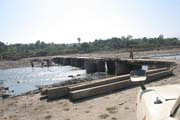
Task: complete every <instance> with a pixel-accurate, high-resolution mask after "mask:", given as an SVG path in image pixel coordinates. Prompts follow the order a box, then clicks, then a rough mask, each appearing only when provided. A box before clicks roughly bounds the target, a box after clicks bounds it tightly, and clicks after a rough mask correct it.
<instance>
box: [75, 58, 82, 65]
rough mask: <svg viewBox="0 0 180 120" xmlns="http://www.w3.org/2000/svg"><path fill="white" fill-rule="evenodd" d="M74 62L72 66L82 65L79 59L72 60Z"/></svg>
mask: <svg viewBox="0 0 180 120" xmlns="http://www.w3.org/2000/svg"><path fill="white" fill-rule="evenodd" d="M74 62H75V63H74V66H75V67H81V66H82V64H81V59H78V58H77V59H75V61H74Z"/></svg>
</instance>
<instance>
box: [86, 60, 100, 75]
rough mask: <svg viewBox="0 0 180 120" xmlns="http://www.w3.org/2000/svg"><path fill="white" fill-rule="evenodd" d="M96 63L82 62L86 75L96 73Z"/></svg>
mask: <svg viewBox="0 0 180 120" xmlns="http://www.w3.org/2000/svg"><path fill="white" fill-rule="evenodd" d="M96 66H97V65H96V63H95V62H94V61H90V60H88V61H85V62H84V67H85V69H86V73H88V74H89V73H95V72H97V67H96Z"/></svg>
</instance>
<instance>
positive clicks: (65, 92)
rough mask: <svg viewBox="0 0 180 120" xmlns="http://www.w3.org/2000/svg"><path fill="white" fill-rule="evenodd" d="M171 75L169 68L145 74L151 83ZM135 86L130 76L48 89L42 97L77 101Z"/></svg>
mask: <svg viewBox="0 0 180 120" xmlns="http://www.w3.org/2000/svg"><path fill="white" fill-rule="evenodd" d="M170 75H172V70H171V69H169V68H160V69H154V70H149V71H148V72H147V81H146V82H152V81H154V80H157V79H161V78H164V77H167V76H170ZM135 85H137V83H132V82H131V81H130V74H125V75H120V76H115V77H111V78H105V79H100V80H94V81H92V82H87V83H83V84H77V85H71V86H63V87H56V88H50V89H46V90H44V91H42V94H43V95H47V98H48V100H52V99H56V98H60V97H65V96H68V97H69V98H70V99H71V100H77V99H82V98H87V97H91V96H96V95H100V94H104V93H108V92H112V91H115V90H119V89H125V88H129V87H132V86H135Z"/></svg>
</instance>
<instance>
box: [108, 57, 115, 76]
mask: <svg viewBox="0 0 180 120" xmlns="http://www.w3.org/2000/svg"><path fill="white" fill-rule="evenodd" d="M106 63H107V73H108V74H109V75H114V74H115V62H114V61H111V60H109V61H107V62H106Z"/></svg>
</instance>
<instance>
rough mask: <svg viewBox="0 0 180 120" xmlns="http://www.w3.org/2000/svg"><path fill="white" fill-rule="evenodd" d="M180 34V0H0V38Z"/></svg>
mask: <svg viewBox="0 0 180 120" xmlns="http://www.w3.org/2000/svg"><path fill="white" fill-rule="evenodd" d="M159 34H164V36H165V37H180V0H0V41H2V42H5V43H6V42H8V43H32V42H35V41H37V40H42V41H45V42H54V43H74V42H77V38H78V37H80V38H81V40H82V42H84V41H94V39H99V38H102V39H106V38H111V37H121V36H123V35H124V36H126V35H132V36H134V37H135V38H137V37H144V36H146V37H155V36H158V35H159Z"/></svg>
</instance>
